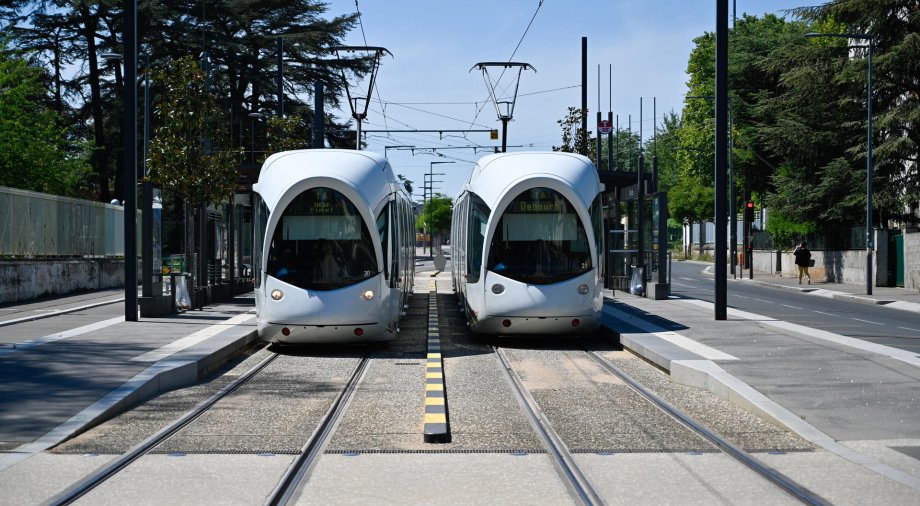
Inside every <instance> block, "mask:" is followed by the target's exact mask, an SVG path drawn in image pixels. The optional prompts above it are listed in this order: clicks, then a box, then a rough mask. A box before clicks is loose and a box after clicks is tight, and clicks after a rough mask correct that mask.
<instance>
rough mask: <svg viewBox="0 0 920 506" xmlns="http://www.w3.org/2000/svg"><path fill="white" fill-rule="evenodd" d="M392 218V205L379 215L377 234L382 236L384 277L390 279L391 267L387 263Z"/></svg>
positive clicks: (381, 247)
mask: <svg viewBox="0 0 920 506" xmlns="http://www.w3.org/2000/svg"><path fill="white" fill-rule="evenodd" d="M389 216H390V204H387V205H386V206H385V207H384V208H383V210H382V211H380V214H379V215H377V234H378V235H379V236H380V251H382V252H383V265H384V268H383V277H384V279H390V266H389V264H388V263H387V251H388V250H389V244H390V242H389V227H388V226H387V222H388V221H389Z"/></svg>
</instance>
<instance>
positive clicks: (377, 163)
mask: <svg viewBox="0 0 920 506" xmlns="http://www.w3.org/2000/svg"><path fill="white" fill-rule="evenodd" d="M313 177H328V178H331V179H336V180H339V181H342V182H344V183H346V184H348V185H349V186H351V187H353V188H355V189H356V190H357V191H358V193H360V194H361V196H362V197H363V198H364V199H365V200H366V201H367V202H368V203H369V204H370V205H375V204H376V203H377V202H379V201H380V200H382V199H383V198H385V197H386V196H387V195H388V194H390V193H391V192H392V191H393V190H392V188H393V186H392V184H394V183H395V184H397V185H398V187H399V188H402V185H399V184H398V182H397V180H396V177H395V176H394V175H393V169H392V168H391V167H390V162H389V161H388V160H387V159H386V158H384V157H383V156H382V155H380V154H379V153H374V152H372V151H356V150H350V149H301V150H294V151H282V152H280V153H275V154H273V155H271V156H270V157H268V159H267V160H265V163H264V164H263V165H262V172H261V173H260V174H259V181H258V182H257V183H256V186H255V189H256V191H258V192H259V195H261V196H262V199H263V200H264V201H265V204H266V205H267V206H269V208H270V209H274V207H275V205H277V203H278V200H279V199H281V197H282V196H283V195H284V193H285V192H286V191H287V190H288V189H289V188H291V187H292V186H294V185H295V184H297V183H299V182H301V181H303V180H305V179H308V178H313Z"/></svg>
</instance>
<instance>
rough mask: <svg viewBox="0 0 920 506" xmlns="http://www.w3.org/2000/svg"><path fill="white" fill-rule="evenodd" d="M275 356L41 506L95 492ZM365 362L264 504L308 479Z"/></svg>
mask: <svg viewBox="0 0 920 506" xmlns="http://www.w3.org/2000/svg"><path fill="white" fill-rule="evenodd" d="M279 356H280V355H279V354H278V353H271V354H270V355H269V356H267V357H266V358H264V359H263V360H261V361H260V362H259V363H257V364H256V365H254V366H253V367H251V368H250V369H249V370H248V371H246V372H245V373H243V374H241V375H240V376H238V377H237V378H236V379H235V380H233V381H232V382H230V383H229V384H227V385H226V386H224V387H223V388H221V389H220V390H219V391H218V392H216V393H214V394H213V395H211V396H210V397H208V398H207V399H205V400H203V401H201V402H200V403H198V404H197V405H196V406H195V407H194V408H192V409H191V410H189V411H187V412H186V413H185V414H184V415H182V416H181V417H179V418H177V419H176V420H175V421H173V422H172V423H170V424H169V425H167V426H166V427H164V428H162V429H160V430H159V431H158V432H156V433H155V434H153V435H151V436H150V437H148V438H147V439H145V440H144V441H142V442H140V443H138V444H137V445H135V446H134V447H132V448H131V449H130V450H128V451H127V452H125V453H124V454H122V455H120V456H119V457H117V458H116V459H114V460H113V461H111V462H109V463H108V464H106V465H104V466H102V467H101V468H99V469H98V470H96V471H95V472H93V473H92V474H90V475H88V476H86V477H85V478H83V479H81V480H80V481H78V482H77V483H74V484H73V485H71V486H70V487H68V488H67V489H65V490H63V491H62V492H60V493H59V494H57V495H56V496H54V497H52V498H51V499H50V500H48V501H47V502H46V503H45V504H47V505H53V506H57V505H67V504H72V503H74V502H75V501H77V500H78V499H80V498H81V497H83V496H85V495H86V494H88V493H89V492H91V491H92V490H94V489H95V488H97V487H99V486H100V485H102V484H104V483H105V482H106V481H108V480H110V479H111V478H113V477H114V476H116V475H117V474H118V473H120V472H121V471H123V470H125V469H126V468H127V467H128V466H130V465H131V464H132V463H134V462H135V461H137V460H138V459H140V458H141V457H143V456H144V455H147V454H148V453H151V452H152V451H153V450H154V449H155V448H156V447H157V446H159V445H161V444H162V443H164V442H165V441H167V440H168V439H170V438H171V437H173V436H174V435H176V434H177V433H179V432H180V431H181V430H182V429H183V428H185V427H187V426H188V425H189V424H191V423H192V422H194V421H195V420H196V419H198V418H199V417H201V416H202V415H203V414H205V413H206V412H208V410H209V409H211V408H212V407H213V406H214V405H215V404H217V403H218V402H219V401H221V400H222V399H225V398H227V397H228V396H229V395H230V394H232V393H233V392H235V391H237V390H239V389H240V388H241V387H242V386H243V385H245V384H246V383H248V382H249V381H251V380H252V379H253V378H255V377H256V376H257V375H258V374H259V373H261V372H262V371H264V370H265V369H266V368H267V367H268V366H269V365H270V364H271V363H272V362H274V361H275V360H276V359H277V358H278V357H279ZM368 362H369V355H365V356H364V357H363V358H362V359H361V360H360V361H359V363H358V365H357V367H355V369H354V371H353V372H352V375H351V377H350V379H349V380H348V381H347V382H346V385H345V386H344V387H343V388H342V389H341V391H340V392H339V394H338V395H337V397H336V398H335V400H334V402H332V405H331V406H330V407H329V408H328V410H327V412H326V414H325V415H324V416H323V417H322V419H321V421H320V423H319V424H318V426H317V427H316V429H315V430H314V431H313V433H312V434H311V436H310V437H309V439H308V440H307V442H306V443H305V444H304V445H303V447H302V451H301V453H300V454H299V456H298V457H297V458H296V459H295V460H294V462H293V463H292V464H291V466H290V467H289V468H288V470H287V472H285V473H284V475H283V476H282V478H281V479H280V480H279V484H278V485H277V486H276V487H275V489H274V490H273V491H272V493H271V494H270V496H269V499H268V500H267V501H266V504H273V505H275V504H277V505H283V504H286V503H287V502H288V500H290V499H291V498H292V497H294V494H295V492H296V490H297V487H298V485H299V484H301V483H302V481H303V479H304V478H305V477H307V476H309V471H310V469H311V467H312V465H313V464H314V463H315V461H316V459H317V457H318V456H319V455H320V454H321V453H322V449H323V447H324V445H325V443H326V442H327V441H328V439H329V436H330V435H331V434H332V432H333V430H334V428H335V424H336V422H337V421H338V419H339V418H340V417H341V415H342V413H343V412H344V410H345V409H346V408H347V406H348V403H349V401H350V399H351V397H352V396H353V394H354V391H355V387H356V385H357V384H358V382H359V381H360V379H361V377H362V375H363V374H364V371H365V370H366V368H367V364H368Z"/></svg>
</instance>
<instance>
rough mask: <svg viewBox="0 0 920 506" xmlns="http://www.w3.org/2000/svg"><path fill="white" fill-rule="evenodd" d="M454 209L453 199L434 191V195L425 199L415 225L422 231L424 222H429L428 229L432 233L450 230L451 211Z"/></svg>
mask: <svg viewBox="0 0 920 506" xmlns="http://www.w3.org/2000/svg"><path fill="white" fill-rule="evenodd" d="M453 211H454V200H453V199H452V198H450V197H448V196H446V195H442V194H440V193H436V194H435V195H434V197H432V198H430V199H428V200H426V201H425V205H424V206H422V212H421V213H420V214H419V216H418V218H417V219H416V221H415V227H416V229H417V230H418V231H419V232H423V231H424V229H425V224H426V223H431V224H432V226H431V227H428V231H429V232H432V233H435V234H437V233H440V232H447V231H449V230H450V220H451V213H453Z"/></svg>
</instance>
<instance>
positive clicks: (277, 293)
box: [272, 288, 284, 300]
mask: <svg viewBox="0 0 920 506" xmlns="http://www.w3.org/2000/svg"><path fill="white" fill-rule="evenodd" d="M283 297H284V292H282V291H281V290H278V289H277V288H276V289H274V290H272V299H273V300H281V299H282V298H283Z"/></svg>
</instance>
